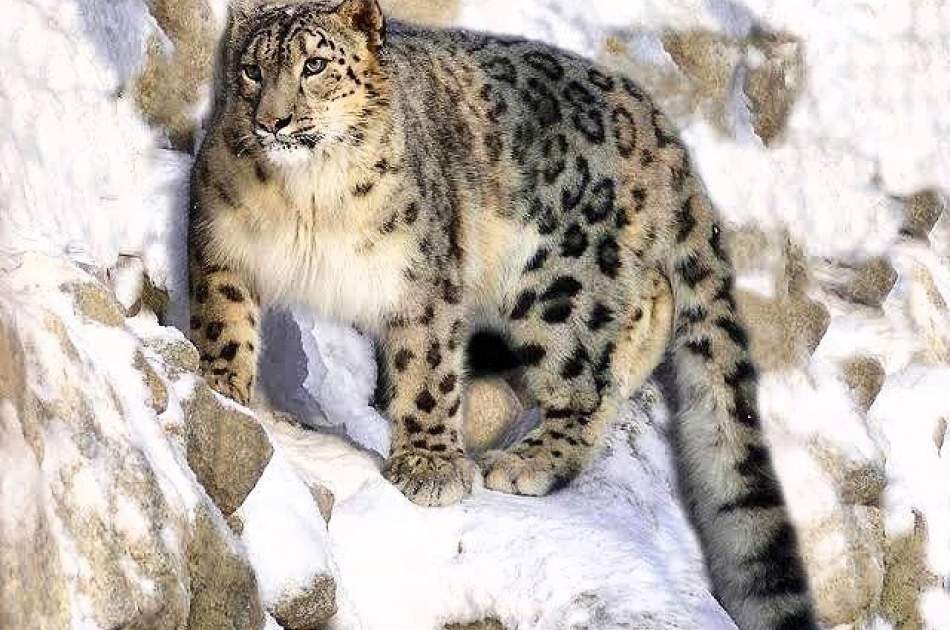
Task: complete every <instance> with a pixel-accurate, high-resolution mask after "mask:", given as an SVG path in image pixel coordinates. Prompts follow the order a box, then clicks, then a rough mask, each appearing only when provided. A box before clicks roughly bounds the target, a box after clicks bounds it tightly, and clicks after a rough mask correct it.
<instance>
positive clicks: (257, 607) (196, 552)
mask: <svg viewBox="0 0 950 630" xmlns="http://www.w3.org/2000/svg"><path fill="white" fill-rule="evenodd" d="M219 518H220V517H219ZM229 535H230V534H229V533H228V531H227V528H226V527H225V526H224V523H217V522H216V521H215V518H214V515H212V514H211V513H210V512H209V511H208V509H207V508H205V507H204V506H199V508H198V510H197V512H196V514H195V526H194V532H193V536H192V538H191V540H190V541H189V544H188V572H189V576H190V578H191V605H190V607H189V611H188V625H187V628H188V630H211V629H212V628H214V629H218V628H221V629H222V630H260V628H263V627H264V609H263V607H262V606H261V600H260V595H259V594H258V590H257V578H256V577H255V576H254V571H253V570H252V569H251V566H250V564H248V562H247V560H246V559H245V558H243V557H242V556H241V555H240V554H239V553H238V552H237V550H236V548H235V546H234V545H233V544H232V543H231V542H230V541H229V540H228V537H229Z"/></svg>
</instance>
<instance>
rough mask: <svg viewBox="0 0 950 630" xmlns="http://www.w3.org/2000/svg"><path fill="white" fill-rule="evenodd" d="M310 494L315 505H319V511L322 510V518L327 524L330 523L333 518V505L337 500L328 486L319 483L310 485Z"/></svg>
mask: <svg viewBox="0 0 950 630" xmlns="http://www.w3.org/2000/svg"><path fill="white" fill-rule="evenodd" d="M308 487H309V489H310V494H311V496H313V501H314V503H316V504H317V509H318V510H320V516H322V517H323V520H324V521H326V522H327V523H329V522H330V517H331V516H333V504H334V502H335V500H336V499H335V498H334V496H333V492H332V491H331V490H330V489H329V488H327V487H326V486H324V485H322V484H318V483H312V484H309V486H308Z"/></svg>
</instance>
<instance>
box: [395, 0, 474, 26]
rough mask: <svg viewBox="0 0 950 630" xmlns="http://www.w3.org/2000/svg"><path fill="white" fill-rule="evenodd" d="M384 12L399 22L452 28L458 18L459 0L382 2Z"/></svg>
mask: <svg viewBox="0 0 950 630" xmlns="http://www.w3.org/2000/svg"><path fill="white" fill-rule="evenodd" d="M380 5H381V6H382V8H383V12H384V13H385V14H386V15H387V16H390V17H393V18H396V19H397V20H404V21H406V22H414V23H416V24H425V25H427V26H450V25H451V24H453V23H454V22H455V18H456V17H457V16H458V11H459V2H458V0H380Z"/></svg>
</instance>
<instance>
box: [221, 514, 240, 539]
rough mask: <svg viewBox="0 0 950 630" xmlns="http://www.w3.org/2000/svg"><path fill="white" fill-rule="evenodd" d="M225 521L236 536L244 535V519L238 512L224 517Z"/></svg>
mask: <svg viewBox="0 0 950 630" xmlns="http://www.w3.org/2000/svg"><path fill="white" fill-rule="evenodd" d="M224 521H225V522H226V523H227V524H228V527H230V528H231V531H232V532H234V534H235V536H240V535H241V534H243V533H244V519H242V518H241V515H240V514H238V513H237V512H232V513H231V514H229V515H227V516H226V517H224Z"/></svg>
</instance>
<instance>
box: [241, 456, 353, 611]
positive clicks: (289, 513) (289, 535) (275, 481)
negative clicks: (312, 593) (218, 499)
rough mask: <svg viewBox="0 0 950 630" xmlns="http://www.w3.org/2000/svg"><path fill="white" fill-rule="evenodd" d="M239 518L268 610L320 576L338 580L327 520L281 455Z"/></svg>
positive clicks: (273, 460) (243, 508)
mask: <svg viewBox="0 0 950 630" xmlns="http://www.w3.org/2000/svg"><path fill="white" fill-rule="evenodd" d="M237 514H238V516H239V517H240V518H241V520H242V522H243V523H244V530H243V532H242V533H241V540H242V541H243V542H244V546H245V548H246V549H247V555H248V558H249V559H250V561H251V564H252V565H253V566H254V568H255V571H256V573H257V579H258V586H259V587H260V591H261V598H262V600H263V602H264V605H265V606H267V605H271V604H276V603H278V602H279V601H281V597H282V596H284V595H287V594H293V593H295V592H298V591H299V590H301V589H303V588H305V587H307V586H308V585H309V583H310V580H311V579H312V578H313V577H314V576H316V575H330V576H332V575H333V574H334V572H335V570H334V567H333V565H332V561H331V559H330V557H329V556H328V553H327V541H326V538H327V534H326V525H325V524H324V521H323V517H321V516H320V512H319V511H318V510H317V504H316V502H315V501H314V500H313V497H312V496H311V495H310V490H309V489H308V488H307V486H306V485H304V483H303V481H301V479H300V478H299V477H298V476H297V475H295V474H294V473H293V471H292V470H291V469H290V467H289V466H288V464H287V462H286V461H285V460H284V457H283V455H282V454H281V453H279V452H277V453H275V454H274V455H273V457H272V458H271V460H270V462H269V463H268V464H267V467H266V468H265V469H264V473H263V474H262V475H261V478H260V479H258V481H257V485H255V486H254V489H253V490H252V491H251V493H250V494H249V495H248V497H247V498H246V499H245V500H244V503H243V504H242V505H241V508H240V509H239V510H238V512H237Z"/></svg>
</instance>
